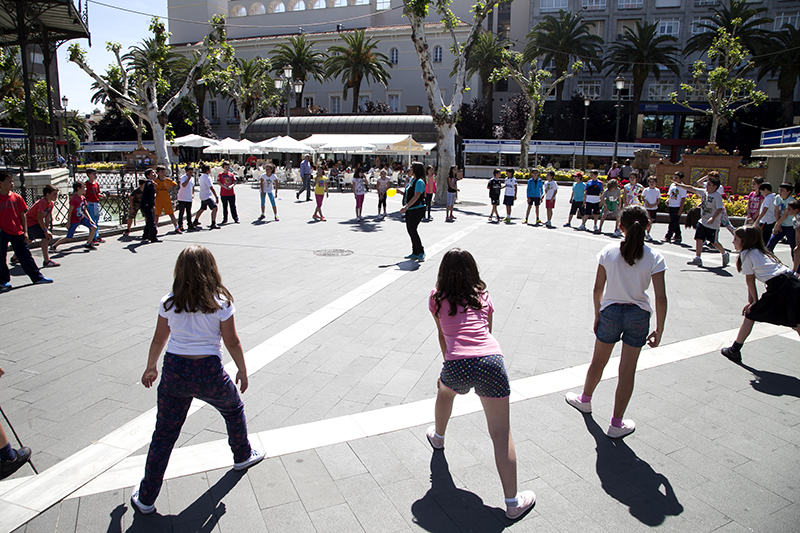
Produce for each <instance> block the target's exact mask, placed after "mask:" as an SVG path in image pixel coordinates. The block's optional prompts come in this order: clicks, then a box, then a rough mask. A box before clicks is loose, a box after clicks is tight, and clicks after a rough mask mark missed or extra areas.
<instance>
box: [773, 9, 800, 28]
mask: <svg viewBox="0 0 800 533" xmlns="http://www.w3.org/2000/svg"><path fill="white" fill-rule="evenodd" d="M798 22H800V12H794V13H792V12H791V11H784V12H782V13H780V14H779V15H778V16H776V17H775V26H774V27H773V29H774V30H775V31H779V30H780V29H781V28H783V25H784V24H788V25H790V26H794V27H795V28H796V27H797V23H798Z"/></svg>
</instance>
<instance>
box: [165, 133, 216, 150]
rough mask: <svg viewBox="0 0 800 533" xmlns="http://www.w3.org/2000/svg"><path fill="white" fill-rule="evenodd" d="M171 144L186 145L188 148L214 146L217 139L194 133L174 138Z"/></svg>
mask: <svg viewBox="0 0 800 533" xmlns="http://www.w3.org/2000/svg"><path fill="white" fill-rule="evenodd" d="M171 144H172V146H185V147H187V148H205V147H207V146H214V145H215V144H217V141H215V140H214V139H209V138H207V137H202V136H200V135H195V134H194V133H192V134H190V135H184V136H183V137H176V138H175V139H172V143H171Z"/></svg>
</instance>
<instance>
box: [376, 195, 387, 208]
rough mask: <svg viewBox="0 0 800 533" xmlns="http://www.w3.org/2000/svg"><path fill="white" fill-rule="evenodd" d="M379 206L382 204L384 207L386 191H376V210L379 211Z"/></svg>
mask: <svg viewBox="0 0 800 533" xmlns="http://www.w3.org/2000/svg"><path fill="white" fill-rule="evenodd" d="M381 206H383V208H384V209H386V193H385V192H379V193H378V212H380V210H381Z"/></svg>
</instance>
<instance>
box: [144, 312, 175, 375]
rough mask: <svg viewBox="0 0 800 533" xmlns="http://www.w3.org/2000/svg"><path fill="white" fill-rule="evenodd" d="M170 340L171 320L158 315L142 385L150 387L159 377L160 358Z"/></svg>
mask: <svg viewBox="0 0 800 533" xmlns="http://www.w3.org/2000/svg"><path fill="white" fill-rule="evenodd" d="M168 340H169V322H167V319H166V318H164V317H163V316H161V315H159V316H158V322H156V332H155V333H153V340H152V341H151V342H150V354H149V355H148V356H147V368H145V370H144V374H142V385H144V386H145V387H147V388H148V389H149V388H150V387H151V386H152V385H153V383H155V381H156V378H158V358H159V357H161V352H163V351H164V347H165V346H166V345H167V341H168Z"/></svg>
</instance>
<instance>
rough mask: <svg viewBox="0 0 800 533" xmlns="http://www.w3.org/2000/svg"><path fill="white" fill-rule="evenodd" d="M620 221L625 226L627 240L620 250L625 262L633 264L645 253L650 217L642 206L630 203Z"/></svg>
mask: <svg viewBox="0 0 800 533" xmlns="http://www.w3.org/2000/svg"><path fill="white" fill-rule="evenodd" d="M619 223H620V225H621V226H622V227H623V228H625V240H623V241H622V243H621V244H620V245H619V250H620V253H621V254H622V258H623V259H624V260H625V262H626V263H628V264H629V265H631V266H633V264H634V263H636V261H638V260H639V259H641V258H642V256H643V255H644V237H645V234H646V233H647V227H648V226H649V225H650V219H649V217H648V216H647V211H645V210H644V208H643V207H642V206H639V205H629V206H628V207H626V208H625V209H623V210H622V216H621V217H620V221H619Z"/></svg>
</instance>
